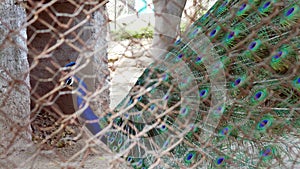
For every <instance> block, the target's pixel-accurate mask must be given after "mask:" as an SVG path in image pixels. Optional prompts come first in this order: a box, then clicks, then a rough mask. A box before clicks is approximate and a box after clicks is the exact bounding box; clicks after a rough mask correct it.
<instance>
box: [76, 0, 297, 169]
mask: <svg viewBox="0 0 300 169" xmlns="http://www.w3.org/2000/svg"><path fill="white" fill-rule="evenodd" d="M299 25H300V2H298V1H297V0H285V1H280V0H241V1H238V0H219V1H217V2H216V3H215V5H213V7H212V8H211V9H210V10H208V12H207V13H206V14H205V15H203V16H202V17H200V18H199V19H198V20H197V21H196V22H195V23H194V24H193V25H192V26H191V27H190V28H189V29H188V30H187V31H186V34H185V35H184V36H183V37H182V38H181V39H179V40H177V41H176V42H175V43H174V45H173V46H172V47H171V48H170V50H169V53H167V54H165V55H163V56H161V57H160V58H159V59H157V60H156V61H154V63H152V64H151V65H150V66H149V67H148V68H147V69H146V70H145V71H144V72H143V74H142V76H141V77H140V78H139V79H138V81H137V82H136V84H135V86H134V87H133V88H132V89H131V91H130V92H129V94H128V95H127V96H126V98H125V99H124V100H123V101H122V102H121V103H120V104H119V105H118V106H117V108H116V109H115V110H114V111H113V112H109V113H107V114H105V113H103V114H105V115H104V116H102V117H99V118H98V117H97V116H95V113H94V112H93V111H92V110H91V109H90V108H89V107H88V106H87V108H85V109H84V111H83V113H82V115H81V117H82V118H83V119H86V120H87V121H89V120H94V122H91V123H86V124H87V125H86V126H87V128H88V129H89V130H90V131H91V133H92V134H94V135H96V134H97V133H99V132H100V131H101V130H102V129H105V128H106V129H107V128H109V130H108V132H106V134H105V135H103V136H102V137H101V140H102V141H103V142H104V143H106V145H107V146H108V147H109V148H110V149H111V150H112V151H113V152H116V153H117V156H119V157H123V158H125V159H126V160H127V162H128V164H130V165H131V166H132V167H133V168H150V167H154V168H193V167H194V168H265V167H269V168H276V167H277V168H293V167H297V166H298V167H299V166H300V164H299V162H300V160H299V157H298V156H299V153H300V151H299V147H298V146H299V143H298V142H299V138H300V137H299V132H300V130H299V129H300V101H299V100H300V71H299V70H300V57H299V49H300V34H299V33H300V30H299V28H300V26H299ZM75 80H76V81H77V82H80V83H82V84H81V85H78V87H77V89H75V90H78V91H79V93H81V95H78V97H77V98H78V99H77V102H78V106H81V107H84V105H85V102H86V101H84V99H83V97H84V96H85V92H84V90H88V89H87V87H86V85H84V82H83V81H82V80H81V79H79V78H75ZM83 89H84V90H83ZM97 119H98V121H97V122H95V120H97Z"/></svg>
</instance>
